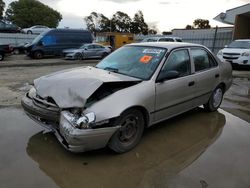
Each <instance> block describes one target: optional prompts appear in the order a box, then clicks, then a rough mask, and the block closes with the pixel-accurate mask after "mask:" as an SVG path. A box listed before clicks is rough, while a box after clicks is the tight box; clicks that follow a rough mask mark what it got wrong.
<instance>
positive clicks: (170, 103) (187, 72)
mask: <svg viewBox="0 0 250 188" xmlns="http://www.w3.org/2000/svg"><path fill="white" fill-rule="evenodd" d="M167 71H178V72H179V77H178V78H174V79H169V80H166V81H164V82H158V83H157V82H156V85H155V89H156V96H155V97H156V103H155V111H154V117H155V122H158V121H161V120H164V119H167V118H169V117H171V116H174V115H177V114H179V113H182V112H184V111H187V110H189V109H191V108H192V107H193V96H194V76H193V75H192V74H191V62H190V56H189V50H188V49H185V48H184V49H178V50H174V51H173V52H171V54H170V55H169V57H168V59H167V61H166V62H165V64H164V66H163V68H162V70H161V72H160V74H161V73H163V72H167Z"/></svg>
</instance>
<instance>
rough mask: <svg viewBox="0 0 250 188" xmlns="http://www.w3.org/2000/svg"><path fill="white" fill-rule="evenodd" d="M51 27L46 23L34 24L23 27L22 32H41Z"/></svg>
mask: <svg viewBox="0 0 250 188" xmlns="http://www.w3.org/2000/svg"><path fill="white" fill-rule="evenodd" d="M49 29H50V28H49V27H47V26H44V25H34V26H32V27H29V28H24V29H22V32H23V33H27V34H41V33H43V32H44V31H47V30H49Z"/></svg>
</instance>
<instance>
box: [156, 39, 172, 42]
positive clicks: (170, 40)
mask: <svg viewBox="0 0 250 188" xmlns="http://www.w3.org/2000/svg"><path fill="white" fill-rule="evenodd" d="M163 41H164V42H174V39H172V38H160V39H159V42H163Z"/></svg>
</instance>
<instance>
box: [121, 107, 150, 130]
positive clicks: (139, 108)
mask: <svg viewBox="0 0 250 188" xmlns="http://www.w3.org/2000/svg"><path fill="white" fill-rule="evenodd" d="M131 109H137V110H139V111H140V112H142V115H143V118H144V121H145V125H144V129H145V128H147V127H148V125H149V118H150V117H149V112H148V110H147V109H146V108H145V107H143V106H139V105H136V106H131V107H129V108H127V109H125V110H124V111H123V112H122V113H124V112H125V111H128V110H131ZM122 113H121V114H122Z"/></svg>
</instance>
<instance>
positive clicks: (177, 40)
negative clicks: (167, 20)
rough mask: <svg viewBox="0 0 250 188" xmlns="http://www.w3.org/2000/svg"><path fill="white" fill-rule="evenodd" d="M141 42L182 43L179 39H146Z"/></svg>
mask: <svg viewBox="0 0 250 188" xmlns="http://www.w3.org/2000/svg"><path fill="white" fill-rule="evenodd" d="M142 42H182V39H181V38H180V37H171V36H169V37H148V38H145V39H143V40H142Z"/></svg>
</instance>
